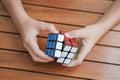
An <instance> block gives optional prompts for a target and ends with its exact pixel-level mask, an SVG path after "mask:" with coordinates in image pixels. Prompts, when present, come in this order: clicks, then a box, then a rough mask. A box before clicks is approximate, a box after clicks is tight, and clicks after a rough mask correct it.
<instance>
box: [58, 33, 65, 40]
mask: <svg viewBox="0 0 120 80" xmlns="http://www.w3.org/2000/svg"><path fill="white" fill-rule="evenodd" d="M57 40H58V41H60V42H63V41H64V35H62V34H58V39H57Z"/></svg>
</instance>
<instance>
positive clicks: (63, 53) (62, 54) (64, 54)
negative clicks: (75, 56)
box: [60, 52, 68, 57]
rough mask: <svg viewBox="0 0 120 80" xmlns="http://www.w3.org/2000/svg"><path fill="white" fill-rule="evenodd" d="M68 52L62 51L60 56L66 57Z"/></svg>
mask: <svg viewBox="0 0 120 80" xmlns="http://www.w3.org/2000/svg"><path fill="white" fill-rule="evenodd" d="M67 54H68V52H62V53H61V56H60V57H66V56H67Z"/></svg>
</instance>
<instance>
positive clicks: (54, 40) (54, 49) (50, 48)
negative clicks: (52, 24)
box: [45, 33, 64, 57]
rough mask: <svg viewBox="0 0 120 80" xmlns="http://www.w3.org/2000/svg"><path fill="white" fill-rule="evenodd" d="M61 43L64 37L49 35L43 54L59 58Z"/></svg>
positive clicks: (54, 34)
mask: <svg viewBox="0 0 120 80" xmlns="http://www.w3.org/2000/svg"><path fill="white" fill-rule="evenodd" d="M63 41H64V35H62V34H57V33H53V34H49V35H48V40H47V45H46V51H45V53H46V54H47V55H48V56H53V57H60V55H61V50H62V46H63Z"/></svg>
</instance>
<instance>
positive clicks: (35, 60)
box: [32, 57, 40, 62]
mask: <svg viewBox="0 0 120 80" xmlns="http://www.w3.org/2000/svg"><path fill="white" fill-rule="evenodd" d="M32 60H33V61H34V62H40V61H39V60H38V59H37V58H36V57H32Z"/></svg>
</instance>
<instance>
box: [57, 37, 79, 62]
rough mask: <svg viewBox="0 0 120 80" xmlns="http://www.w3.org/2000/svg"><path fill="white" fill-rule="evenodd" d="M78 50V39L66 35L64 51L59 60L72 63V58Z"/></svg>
mask: <svg viewBox="0 0 120 80" xmlns="http://www.w3.org/2000/svg"><path fill="white" fill-rule="evenodd" d="M68 46H69V47H68ZM77 50H78V45H77V42H76V40H75V39H74V38H72V39H71V38H67V37H65V39H64V46H63V51H62V53H61V57H60V58H58V59H57V62H58V63H64V64H70V63H71V61H72V59H73V58H74V57H75V55H76V52H77Z"/></svg>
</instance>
